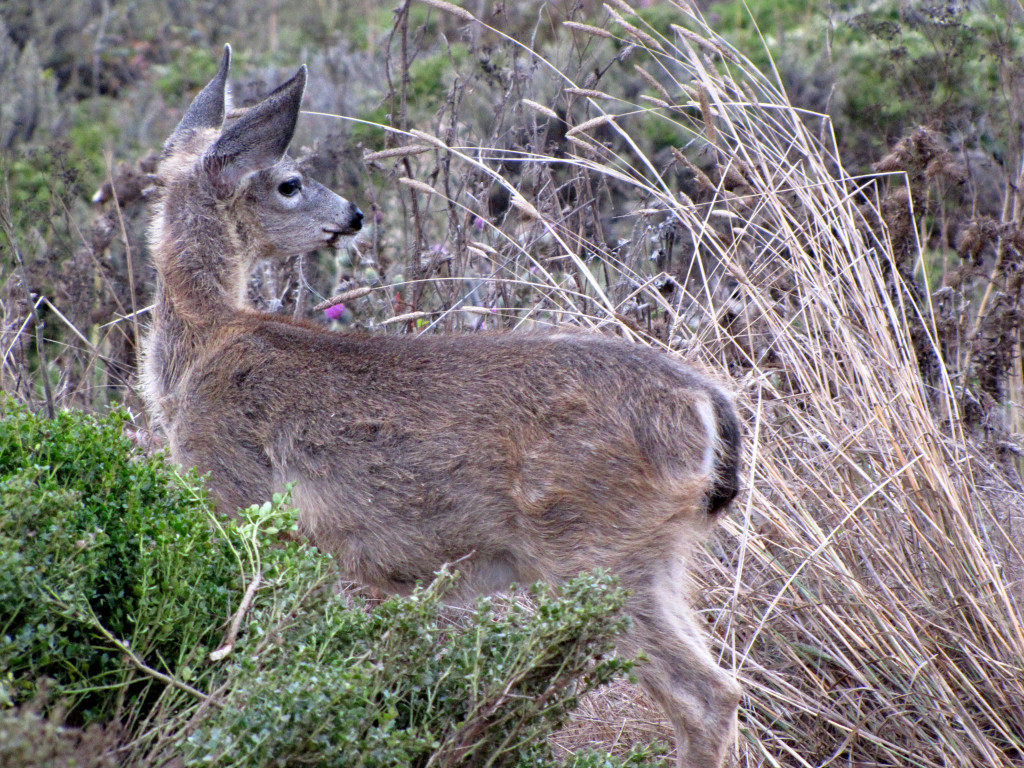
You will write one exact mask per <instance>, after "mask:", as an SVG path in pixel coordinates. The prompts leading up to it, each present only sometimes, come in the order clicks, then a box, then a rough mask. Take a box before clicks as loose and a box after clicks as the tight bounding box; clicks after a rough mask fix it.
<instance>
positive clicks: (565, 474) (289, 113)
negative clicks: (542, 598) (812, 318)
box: [140, 46, 741, 768]
mask: <svg viewBox="0 0 1024 768" xmlns="http://www.w3.org/2000/svg"><path fill="white" fill-rule="evenodd" d="M230 67H231V48H230V46H226V47H225V49H224V53H223V57H222V59H221V62H220V67H219V70H218V71H217V74H216V76H215V77H214V78H213V79H212V80H211V81H210V83H209V84H208V85H206V86H205V87H204V88H203V89H202V90H201V91H200V92H199V94H198V95H197V96H196V97H195V99H194V100H193V101H192V103H191V105H190V106H189V107H188V109H187V110H186V112H185V114H184V116H183V117H182V118H181V121H180V123H179V124H178V126H177V128H176V129H175V130H174V132H173V133H172V134H171V136H170V138H168V139H167V141H166V143H165V144H164V148H163V153H162V155H161V158H160V160H159V164H158V167H157V170H156V174H155V176H156V188H157V190H158V192H157V194H156V195H155V197H156V198H157V199H156V201H155V204H154V209H153V212H152V219H151V226H150V231H149V241H150V253H151V258H152V261H153V264H154V266H155V271H156V276H157V279H156V300H155V307H154V310H153V318H152V322H151V327H150V328H149V330H148V332H147V335H146V337H145V339H144V340H143V343H142V351H141V365H140V368H141V389H142V393H143V396H144V399H145V402H146V407H147V410H148V412H149V414H150V415H151V420H152V422H153V423H154V424H155V425H158V428H159V429H160V430H162V432H163V433H164V435H165V440H166V443H167V445H168V448H169V453H170V458H171V460H173V461H174V462H176V463H178V464H180V465H181V466H183V467H195V468H196V469H197V470H198V471H199V472H200V473H202V474H205V475H206V476H207V488H208V494H209V498H210V499H211V500H212V502H213V504H214V505H215V507H216V508H217V510H218V511H221V512H224V513H227V514H236V513H237V510H238V509H239V508H245V507H248V506H250V505H252V504H254V503H261V502H262V501H264V500H267V499H269V498H270V497H271V496H272V495H273V494H274V493H275V492H281V491H282V490H283V489H284V488H286V487H290V488H291V489H292V491H291V492H292V496H291V502H292V504H293V505H294V506H295V507H296V509H297V510H298V524H299V527H300V531H301V532H302V534H303V535H304V536H306V537H307V538H308V539H309V540H310V541H311V542H312V543H313V544H315V546H316V547H318V548H319V549H320V550H322V551H326V552H330V553H332V554H333V556H334V558H335V559H336V561H337V563H338V566H339V567H340V569H341V571H342V573H343V575H344V576H345V578H348V579H351V580H353V581H355V582H359V583H361V584H363V585H367V586H369V587H371V588H375V589H378V590H381V591H383V592H388V593H407V592H409V591H410V590H411V589H412V588H413V587H414V585H415V584H416V583H417V582H420V581H429V580H431V579H432V578H433V575H434V574H435V573H436V572H437V571H438V570H439V569H441V568H442V567H443V566H445V565H446V564H452V563H457V568H458V570H459V574H460V578H459V580H458V585H459V586H458V589H459V590H461V591H464V592H465V593H466V594H469V595H473V594H483V593H493V592H495V591H500V590H502V589H505V588H507V587H508V586H509V585H510V584H512V583H517V584H530V583H535V582H539V581H545V582H549V583H553V584H558V583H564V582H565V581H566V580H568V579H570V578H573V577H575V576H577V575H579V574H580V573H581V572H584V571H590V570H594V569H597V568H601V569H604V570H605V571H607V572H610V573H612V574H614V575H616V576H617V577H618V579H619V581H620V583H621V585H622V586H623V587H625V588H626V589H627V590H628V591H629V597H628V598H627V602H626V605H625V608H624V611H625V613H626V614H627V615H628V616H629V617H630V619H631V624H630V629H629V630H628V631H627V633H626V635H625V636H624V637H623V638H621V639H620V641H619V651H620V652H623V653H630V654H633V653H637V652H640V651H642V652H643V653H644V654H645V655H646V661H644V662H643V663H642V664H641V665H640V666H639V667H638V672H637V676H638V677H639V680H640V682H641V684H642V685H643V687H644V688H645V689H646V690H647V691H648V692H649V693H650V695H651V696H652V697H653V698H654V699H655V700H656V701H657V702H658V703H659V704H660V705H661V706H662V707H663V708H664V710H665V712H666V714H667V716H668V719H669V720H670V721H671V723H672V726H673V729H674V733H675V739H676V746H677V759H678V765H679V766H680V768H719V767H720V766H722V765H723V763H724V762H725V760H726V759H727V757H728V754H729V753H731V749H732V744H733V742H734V740H735V728H736V713H737V708H738V703H739V698H740V693H741V690H740V687H739V685H738V683H737V682H736V681H735V679H734V677H733V676H732V675H730V674H729V673H727V672H726V671H725V670H723V669H722V668H721V667H720V666H719V665H718V664H716V662H715V660H714V658H713V656H712V655H711V653H710V651H709V649H708V646H707V643H706V640H705V638H704V634H703V633H702V631H701V628H700V621H699V620H698V618H697V616H696V614H695V612H694V611H693V609H692V608H691V606H690V604H689V601H688V588H687V584H688V578H687V562H688V561H689V560H690V559H691V553H692V551H693V548H694V547H695V546H696V545H697V543H698V542H699V541H700V540H701V538H702V536H704V535H705V534H706V532H708V531H709V530H710V529H711V528H712V527H713V526H714V525H715V524H716V522H717V521H719V520H720V519H721V517H722V515H723V513H724V512H725V510H726V509H727V508H728V507H729V505H730V502H731V501H732V500H733V498H734V497H735V496H736V495H737V493H738V490H739V479H738V477H739V463H740V452H741V428H740V422H739V419H738V416H737V409H736V405H735V402H734V398H733V396H732V394H731V393H730V392H729V390H728V389H727V388H726V387H725V386H724V385H723V384H721V383H718V382H716V381H715V380H714V379H713V378H711V377H710V376H708V375H707V374H705V373H703V372H701V371H700V370H698V369H697V368H696V367H694V366H692V365H689V364H687V363H684V362H683V361H681V360H680V359H678V358H677V357H676V356H674V355H672V354H669V353H666V352H662V351H658V350H655V349H652V348H650V347H648V346H646V345H644V344H639V343H635V342H629V341H627V340H624V339H620V338H611V337H608V336H604V335H601V334H599V333H596V332H589V331H581V330H570V331H566V330H562V329H557V328H556V329H555V330H553V331H522V332H519V331H507V332H491V331H484V332H472V333H464V334H454V333H453V334H440V333H438V334H421V335H412V334H386V335H372V334H371V335H365V334H354V333H347V332H341V331H334V330H331V329H329V328H327V327H326V326H323V325H319V324H316V323H313V322H312V321H308V320H302V319H294V318H286V317H283V316H280V315H274V314H269V313H264V312H260V311H257V310H256V309H254V308H252V307H251V306H249V303H248V301H247V299H246V284H247V278H248V275H249V271H250V270H251V269H252V267H253V265H254V262H255V261H256V260H257V259H264V258H279V259H285V258H288V257H291V256H294V255H297V254H302V253H308V252H310V251H313V250H316V249H319V248H323V247H337V246H338V245H339V244H340V243H342V242H344V241H345V239H346V238H349V237H351V236H354V235H355V234H356V233H357V232H358V231H359V230H360V228H361V225H362V218H363V215H362V213H361V211H360V210H359V208H358V207H356V206H355V205H354V204H353V203H351V202H349V201H348V200H346V199H344V198H342V197H340V196H339V195H337V194H335V193H334V192H333V191H331V190H329V189H327V188H326V187H324V186H322V185H321V184H319V183H318V182H316V181H314V180H313V179H311V178H308V177H307V176H306V175H305V174H304V173H303V172H302V171H301V170H300V168H299V166H298V165H297V164H296V162H295V161H294V160H292V159H291V158H290V157H289V156H288V155H287V149H288V146H289V144H290V142H291V140H292V137H293V134H294V131H295V127H296V123H297V120H298V115H299V111H300V105H301V102H302V97H303V93H304V90H305V86H306V79H307V70H306V67H305V66H303V67H302V68H301V69H299V71H298V72H297V73H296V74H295V76H294V77H292V78H291V79H290V80H288V81H287V82H285V83H284V84H282V85H280V86H279V87H278V88H277V89H276V90H274V91H272V92H271V93H270V94H269V95H268V96H266V98H265V99H263V100H262V101H260V102H259V103H257V104H255V105H253V106H251V107H249V108H248V109H247V110H245V111H244V112H242V113H241V114H240V116H237V117H235V115H234V113H229V104H228V100H229V89H228V84H229V74H230ZM226 118H227V119H226Z"/></svg>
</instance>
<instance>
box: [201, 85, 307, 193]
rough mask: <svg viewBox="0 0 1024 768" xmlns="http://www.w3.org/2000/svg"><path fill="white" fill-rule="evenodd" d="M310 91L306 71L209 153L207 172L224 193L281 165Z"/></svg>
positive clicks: (255, 109) (250, 112) (237, 124)
mask: <svg viewBox="0 0 1024 768" xmlns="http://www.w3.org/2000/svg"><path fill="white" fill-rule="evenodd" d="M305 89H306V67H305V65H303V66H302V68H301V69H299V71H298V72H297V73H296V74H295V77H293V78H292V79H291V80H289V81H288V82H286V83H285V84H284V85H281V86H280V87H278V88H277V89H275V90H274V91H273V92H271V94H270V95H269V96H267V98H265V99H264V100H263V101H261V102H260V103H259V104H257V105H256V106H254V107H251V108H250V109H248V110H247V111H246V112H245V113H244V114H243V115H242V116H241V117H240V118H238V120H237V121H235V122H234V123H233V124H231V125H229V126H228V127H227V128H226V129H225V130H224V133H222V134H221V137H220V138H219V139H217V141H216V142H215V143H214V145H213V146H212V147H210V149H209V150H207V153H206V157H205V158H204V159H203V162H204V165H205V168H206V172H207V173H208V174H209V175H210V179H211V180H212V181H213V183H214V186H216V187H217V189H218V190H219V191H220V192H228V191H230V190H233V189H234V188H236V187H237V185H238V184H239V183H240V182H241V181H242V179H244V178H245V177H246V176H247V175H249V174H250V173H254V172H256V171H261V170H263V169H264V168H269V167H271V166H272V165H274V164H275V163H277V162H278V161H279V160H280V159H281V158H282V157H284V153H285V152H286V151H287V149H288V145H289V144H290V143H291V141H292V136H293V135H294V134H295V123H296V121H297V120H298V119H299V107H300V105H301V104H302V94H303V92H304V91H305Z"/></svg>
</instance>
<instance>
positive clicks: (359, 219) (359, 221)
mask: <svg viewBox="0 0 1024 768" xmlns="http://www.w3.org/2000/svg"><path fill="white" fill-rule="evenodd" d="M353 207H354V206H353ZM349 226H350V227H352V231H353V232H358V231H359V230H360V229H362V228H363V212H362V211H360V210H359V209H358V208H356V209H355V212H354V213H353V214H352V221H351V223H350V224H349Z"/></svg>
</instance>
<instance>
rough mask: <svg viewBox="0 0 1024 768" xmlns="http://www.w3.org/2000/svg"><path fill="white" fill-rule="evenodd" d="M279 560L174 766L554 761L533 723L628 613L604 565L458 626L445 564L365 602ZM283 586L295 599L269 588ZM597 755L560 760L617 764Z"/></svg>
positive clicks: (593, 679) (545, 724)
mask: <svg viewBox="0 0 1024 768" xmlns="http://www.w3.org/2000/svg"><path fill="white" fill-rule="evenodd" d="M287 560H288V558H285V559H284V560H282V561H281V562H285V561H287ZM291 565H292V566H293V567H292V570H291V571H290V573H289V575H288V578H287V579H282V577H281V574H280V573H278V572H276V568H277V567H280V565H278V566H275V567H274V568H271V569H268V572H267V573H268V579H269V580H270V581H271V582H276V583H278V584H279V585H281V586H279V587H278V589H277V590H276V591H275V595H276V597H274V598H269V604H267V605H265V606H264V607H257V608H256V609H255V611H254V614H253V616H252V621H251V624H250V626H251V627H252V628H254V629H256V628H265V629H264V630H262V631H265V632H266V634H265V635H264V636H263V639H262V642H260V643H259V644H258V646H257V647H258V648H261V649H263V651H262V652H261V653H253V652H252V651H251V650H250V649H248V648H247V649H243V650H241V651H240V652H239V653H238V654H237V656H236V658H235V660H234V662H233V669H232V670H231V673H230V674H231V678H232V683H231V686H230V693H229V694H228V697H227V700H226V701H225V702H224V706H222V707H220V708H217V709H216V710H213V709H211V710H210V711H209V715H208V716H207V717H206V718H205V720H204V721H203V722H202V723H201V724H200V726H199V727H198V728H197V729H196V730H195V732H194V733H193V734H192V736H191V737H190V738H189V742H188V744H189V752H188V754H187V757H186V764H187V765H206V766H219V767H222V768H227V767H228V766H247V767H248V766H270V765H279V764H281V763H279V762H278V761H279V759H280V756H281V755H288V756H289V757H288V761H287V764H289V765H302V764H307V763H315V764H316V765H319V766H324V767H327V766H346V767H351V766H397V765H402V766H406V765H425V764H426V763H427V761H428V760H430V759H431V757H432V756H433V759H434V760H435V762H438V763H439V764H444V765H448V764H452V765H454V764H458V765H484V764H486V765H508V766H544V765H555V764H557V763H556V761H555V759H554V757H553V755H552V753H551V750H550V747H549V745H548V743H547V741H546V737H547V735H548V734H550V733H551V732H552V731H553V730H554V729H556V728H557V727H558V726H559V725H560V724H561V723H562V722H564V720H565V718H566V716H567V713H568V712H569V710H571V709H572V707H574V706H575V704H576V702H577V697H578V696H579V695H580V694H581V693H582V692H584V691H586V690H590V689H592V688H594V687H596V686H598V685H601V684H603V683H605V682H608V681H609V680H610V679H612V678H613V677H615V676H617V675H620V674H622V673H623V672H624V671H625V670H627V669H628V668H629V666H630V663H629V662H626V661H623V660H621V659H618V658H614V657H613V658H609V657H608V656H607V654H608V653H609V652H610V650H611V648H612V643H613V640H614V638H615V636H617V635H618V634H620V633H621V632H622V631H623V630H624V628H625V626H626V621H627V620H626V619H625V618H623V617H622V616H621V615H620V614H619V613H618V610H619V608H621V605H622V602H623V599H624V596H623V593H622V591H621V590H619V589H617V588H616V587H615V586H614V585H613V584H612V582H611V580H610V579H609V578H608V577H606V576H581V577H580V578H579V579H577V580H575V581H573V582H571V583H570V584H568V585H567V586H566V587H565V588H564V589H563V590H562V591H561V593H560V594H559V593H556V592H554V591H552V590H551V589H547V588H540V587H537V588H534V589H533V591H532V595H533V600H534V602H535V609H534V610H529V609H527V608H525V607H523V606H522V605H520V604H515V605H512V606H511V607H509V608H508V609H507V611H506V612H499V611H496V610H494V609H493V606H492V603H491V601H490V600H488V599H482V600H480V601H479V602H478V603H477V610H476V611H475V612H473V613H472V614H471V615H470V616H469V617H468V619H466V621H465V623H464V625H463V626H457V625H453V624H452V622H451V619H450V617H449V616H448V615H446V613H445V611H444V610H443V608H442V605H441V602H440V600H441V598H442V597H443V595H444V594H445V592H447V591H448V589H449V588H450V587H451V584H452V582H453V579H454V578H455V577H454V576H453V575H452V574H450V573H448V572H442V573H441V574H440V575H439V577H438V579H437V580H435V582H434V583H433V584H431V585H430V586H428V587H420V588H418V589H417V590H416V591H415V592H414V593H413V594H412V595H411V596H410V597H407V598H392V599H390V600H387V601H385V602H384V603H382V604H380V605H379V606H377V607H376V608H374V609H373V610H369V611H368V610H365V606H362V605H357V606H356V607H354V608H353V607H349V606H347V605H346V604H345V601H344V599H343V598H341V597H339V596H337V595H335V594H333V593H332V592H331V591H330V590H329V589H305V588H304V586H303V583H302V582H303V581H304V580H305V579H306V577H308V576H312V577H313V582H312V583H313V584H315V580H316V578H317V575H316V574H315V573H309V574H306V575H305V576H304V574H303V571H302V568H298V569H296V568H294V565H295V563H294V561H292V562H291ZM285 584H286V585H287V586H285ZM284 589H287V594H288V595H291V596H293V597H294V598H295V602H294V603H291V604H287V603H284V604H282V603H280V602H278V598H279V597H280V595H281V594H282V590H284ZM261 594H262V593H261ZM264 600H268V597H267V596H261V601H264ZM296 615H301V616H303V617H304V619H305V620H303V621H294V620H293V619H292V618H291V617H294V616H296ZM256 631H257V633H260V632H261V630H256ZM254 639H255V638H254ZM594 659H597V661H596V662H594ZM649 756H650V755H649V752H647V751H643V752H638V753H636V755H635V756H634V757H632V758H630V760H632V762H627V763H624V764H628V765H642V764H645V763H644V762H643V761H644V760H645V759H646V757H649ZM609 760H610V758H609V757H608V756H607V755H596V756H595V755H581V756H578V757H577V758H576V760H575V762H573V763H571V764H572V765H577V766H580V767H581V768H582V767H583V766H604V765H609V766H612V765H617V764H619V763H617V762H615V761H612V762H609Z"/></svg>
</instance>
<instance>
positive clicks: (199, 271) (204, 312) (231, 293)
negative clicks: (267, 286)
mask: <svg viewBox="0 0 1024 768" xmlns="http://www.w3.org/2000/svg"><path fill="white" fill-rule="evenodd" d="M228 205H229V203H225V202H221V201H218V200H217V199H216V198H215V197H214V196H213V194H212V192H210V191H209V190H204V189H200V188H198V185H195V186H194V185H190V184H189V185H181V186H180V187H177V188H173V189H171V190H168V195H167V197H166V198H165V200H164V201H163V202H162V204H161V205H160V207H159V209H158V211H157V215H156V216H155V217H154V222H153V231H152V233H151V244H152V248H153V261H154V264H155V266H156V270H157V275H158V277H159V282H160V288H159V290H158V293H157V307H156V310H157V318H158V320H159V319H160V318H161V316H169V315H173V316H175V317H176V318H177V319H179V320H180V321H181V322H183V323H185V324H186V325H193V326H197V327H201V326H206V325H208V324H210V323H217V322H218V321H219V320H222V319H223V318H224V316H225V315H226V314H231V313H234V312H237V311H238V310H239V309H240V308H241V307H243V306H244V300H245V283H246V276H247V272H248V269H247V267H248V265H249V258H248V255H247V254H246V252H245V251H246V243H245V242H244V241H243V238H242V236H241V235H240V234H239V232H238V231H237V227H236V226H235V224H234V222H233V220H232V218H231V215H230V210H229V209H228Z"/></svg>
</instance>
